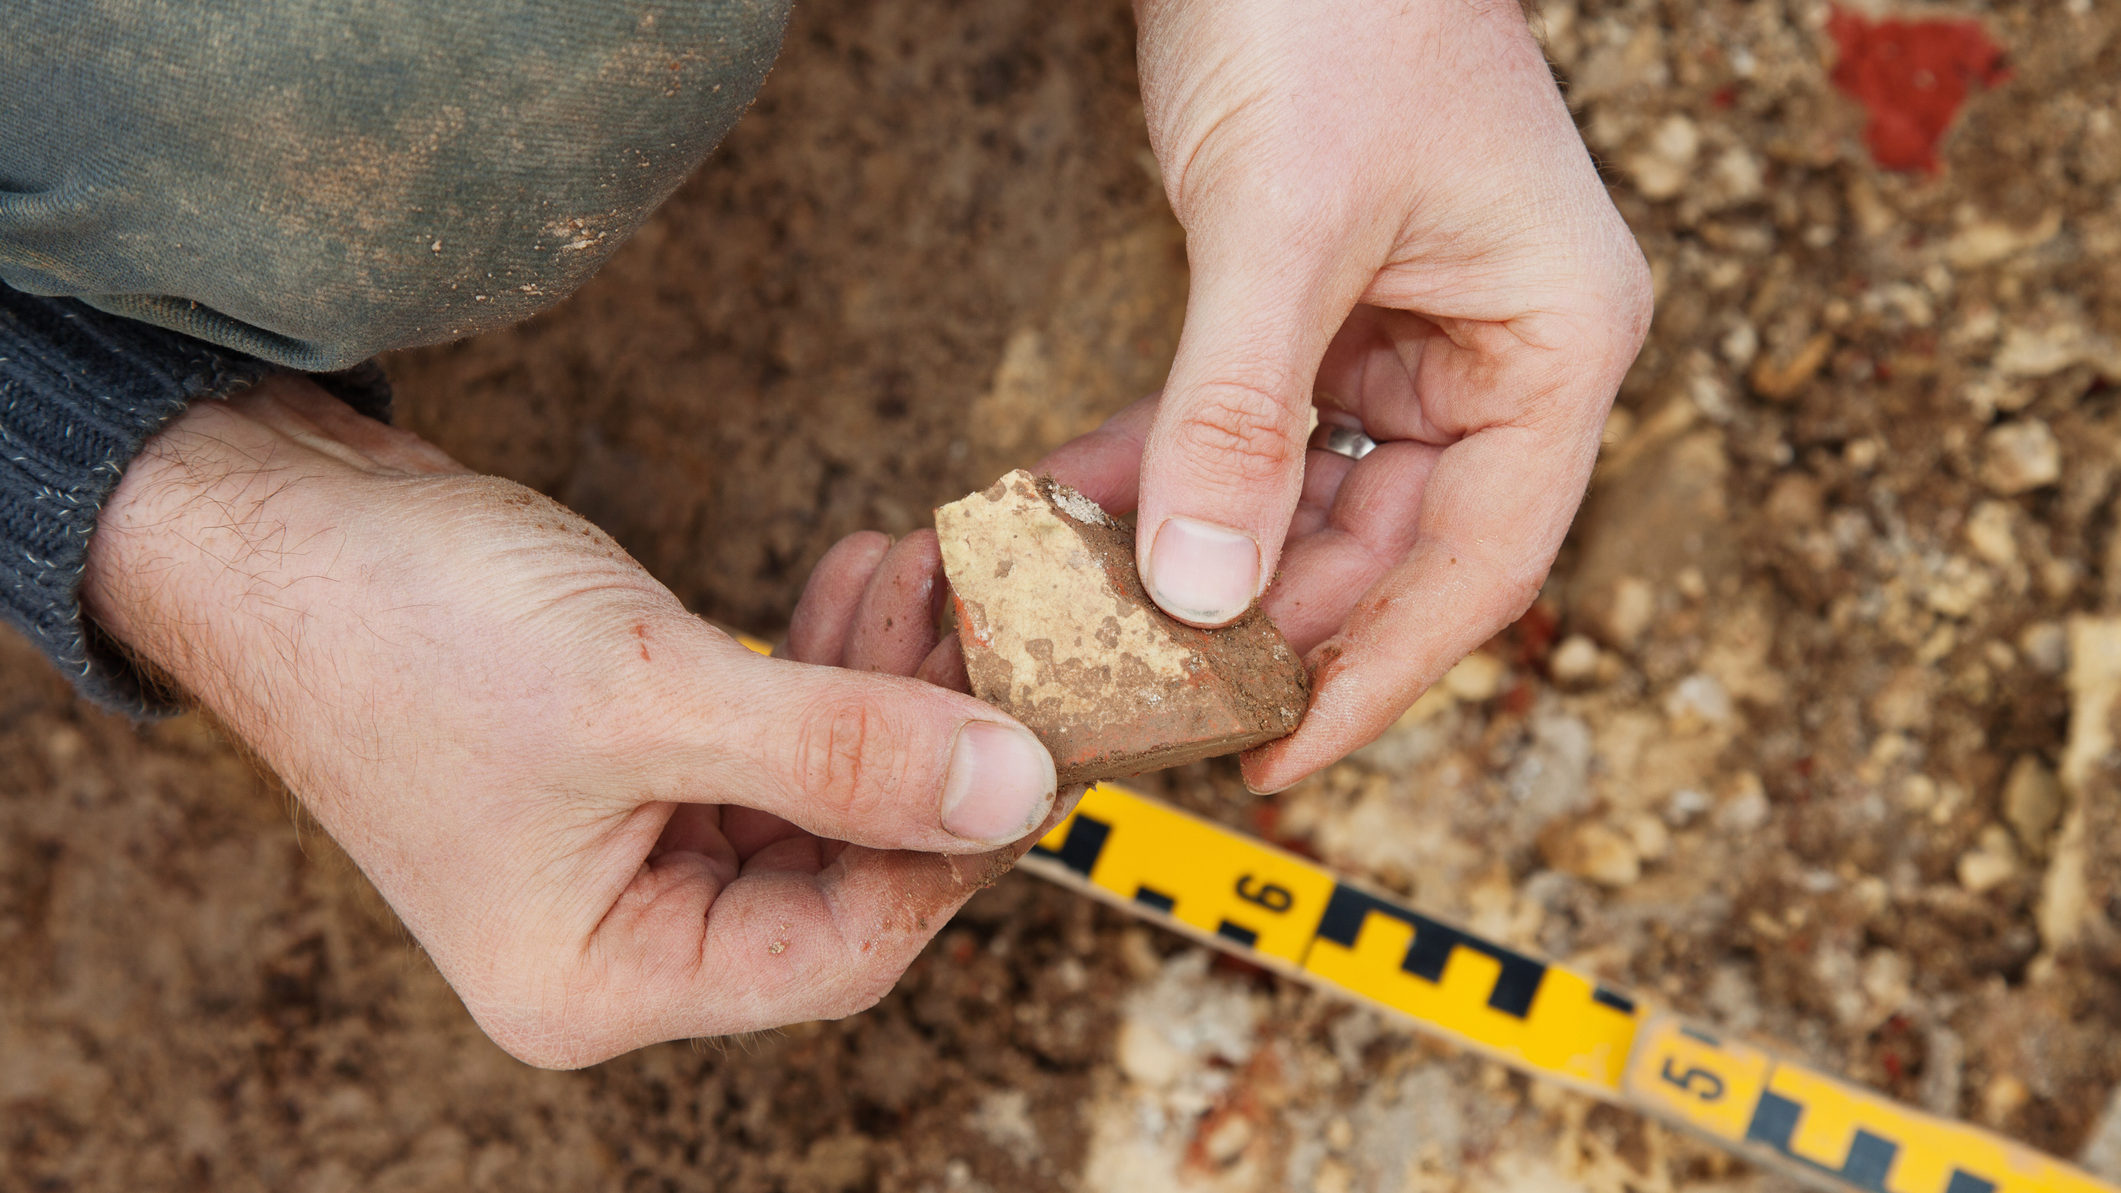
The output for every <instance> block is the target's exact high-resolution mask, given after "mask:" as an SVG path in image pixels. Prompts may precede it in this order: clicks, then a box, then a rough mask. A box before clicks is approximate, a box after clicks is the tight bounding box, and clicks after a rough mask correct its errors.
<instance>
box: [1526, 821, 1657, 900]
mask: <svg viewBox="0 0 2121 1193" xmlns="http://www.w3.org/2000/svg"><path fill="white" fill-rule="evenodd" d="M1539 851H1540V856H1541V857H1543V858H1544V859H1545V860H1546V863H1547V864H1548V865H1549V866H1552V867H1553V868H1555V869H1556V870H1559V871H1561V872H1562V873H1564V874H1569V875H1573V876H1575V877H1577V878H1582V879H1586V880H1588V881H1591V882H1595V883H1597V884H1598V885H1600V886H1604V887H1613V888H1619V887H1625V886H1632V885H1634V884H1635V882H1636V881H1637V880H1639V879H1640V878H1641V877H1642V856H1641V855H1640V854H1639V853H1637V852H1636V851H1635V843H1634V842H1633V841H1631V840H1629V839H1628V838H1627V837H1626V836H1624V835H1622V834H1621V833H1620V832H1618V831H1617V830H1615V829H1613V828H1611V827H1610V826H1608V825H1606V824H1605V823H1603V822H1602V821H1597V820H1585V821H1579V822H1577V823H1576V824H1573V825H1568V826H1566V827H1562V828H1560V830H1559V831H1553V832H1548V833H1544V834H1541V836H1540V842H1539Z"/></svg>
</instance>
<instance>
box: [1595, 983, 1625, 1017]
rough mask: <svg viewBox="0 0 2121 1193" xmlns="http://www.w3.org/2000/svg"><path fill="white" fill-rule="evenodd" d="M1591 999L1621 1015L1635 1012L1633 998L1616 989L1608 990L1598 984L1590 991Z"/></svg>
mask: <svg viewBox="0 0 2121 1193" xmlns="http://www.w3.org/2000/svg"><path fill="white" fill-rule="evenodd" d="M1591 1001H1592V1002H1595V1003H1597V1004H1598V1005H1600V1006H1605V1007H1611V1008H1613V1009H1614V1010H1616V1011H1619V1012H1620V1013H1621V1014H1623V1015H1632V1014H1634V1013H1635V1000H1634V999H1632V998H1629V997H1628V996H1627V995H1625V994H1622V993H1621V992H1619V991H1618V990H1608V989H1606V988H1605V987H1603V986H1600V987H1598V988H1597V989H1595V990H1592V991H1591Z"/></svg>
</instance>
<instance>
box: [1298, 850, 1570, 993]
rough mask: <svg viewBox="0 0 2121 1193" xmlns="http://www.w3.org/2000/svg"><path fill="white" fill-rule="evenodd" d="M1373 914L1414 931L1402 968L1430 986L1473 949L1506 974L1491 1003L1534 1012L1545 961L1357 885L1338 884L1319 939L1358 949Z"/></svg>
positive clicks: (1500, 976)
mask: <svg viewBox="0 0 2121 1193" xmlns="http://www.w3.org/2000/svg"><path fill="white" fill-rule="evenodd" d="M1373 911H1374V912H1377V913H1379V914H1382V915H1388V916H1391V917H1392V918H1393V919H1395V920H1398V921H1399V922H1400V923H1403V924H1406V925H1407V926H1409V927H1411V928H1413V929H1414V940H1413V941H1412V943H1410V944H1408V945H1407V956H1406V960H1404V961H1402V962H1400V963H1399V968H1400V969H1402V970H1404V971H1405V972H1407V973H1409V974H1412V975H1413V976H1414V977H1417V978H1420V979H1422V980H1423V981H1425V982H1432V983H1435V982H1441V981H1443V969H1444V965H1445V964H1446V963H1447V962H1449V961H1450V959H1451V951H1452V950H1453V949H1458V948H1468V949H1472V950H1473V951H1474V952H1476V953H1479V954H1481V955H1482V956H1485V957H1488V958H1490V959H1492V960H1493V961H1494V962H1495V963H1496V964H1497V965H1499V966H1501V967H1502V972H1501V973H1499V974H1497V975H1496V977H1495V988H1494V989H1493V990H1492V991H1490V992H1489V993H1488V1005H1489V1006H1490V1007H1493V1008H1494V1009H1496V1010H1498V1011H1501V1012H1502V1013H1503V1014H1505V1015H1513V1016H1515V1017H1517V1018H1519V1019H1523V1018H1525V1017H1526V1016H1527V1015H1529V1014H1530V1013H1531V1010H1532V998H1533V996H1534V995H1536V994H1537V993H1539V983H1540V982H1541V981H1542V980H1544V979H1545V977H1546V976H1547V967H1546V963H1545V962H1543V961H1539V960H1537V959H1535V958H1532V957H1527V956H1525V955H1524V954H1523V953H1519V952H1513V951H1512V950H1510V949H1506V948H1503V947H1502V946H1501V945H1499V944H1495V943H1492V942H1490V941H1485V940H1482V939H1481V938H1479V937H1478V936H1473V935H1470V934H1468V933H1465V932H1462V931H1460V930H1458V929H1457V928H1453V927H1451V926H1450V925H1449V924H1440V923H1438V922H1436V921H1435V920H1432V919H1430V918H1429V917H1427V916H1425V915H1422V914H1421V913H1419V912H1416V911H1410V910H1408V909H1407V908H1404V907H1401V906H1399V905H1398V904H1396V903H1388V902H1386V901H1385V900H1383V899H1380V898H1378V897H1377V896H1375V895H1371V894H1366V893H1364V892H1362V891H1359V890H1356V889H1355V888H1354V887H1351V886H1347V885H1344V884H1340V883H1335V884H1334V886H1333V897H1332V898H1331V899H1328V900H1327V901H1326V913H1325V915H1324V916H1322V917H1320V919H1319V921H1318V935H1319V937H1320V938H1322V939H1325V940H1330V941H1332V942H1333V943H1334V944H1337V945H1340V946H1341V947H1342V948H1349V949H1352V948H1354V947H1355V938H1356V937H1357V936H1358V935H1360V934H1361V932H1362V926H1363V923H1364V921H1366V920H1368V919H1369V918H1370V913H1371V912H1373Z"/></svg>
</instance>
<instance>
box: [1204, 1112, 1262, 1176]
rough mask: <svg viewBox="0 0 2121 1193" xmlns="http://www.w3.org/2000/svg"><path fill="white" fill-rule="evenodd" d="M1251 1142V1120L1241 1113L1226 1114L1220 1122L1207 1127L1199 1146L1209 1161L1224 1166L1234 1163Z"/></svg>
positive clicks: (1219, 1166)
mask: <svg viewBox="0 0 2121 1193" xmlns="http://www.w3.org/2000/svg"><path fill="white" fill-rule="evenodd" d="M1251 1142H1252V1120H1251V1119H1248V1118H1246V1117H1245V1116H1244V1115H1242V1114H1226V1115H1224V1116H1223V1118H1222V1121H1221V1122H1219V1123H1216V1124H1215V1125H1214V1126H1213V1127H1211V1128H1209V1130H1208V1133H1207V1135H1206V1136H1204V1137H1203V1138H1202V1139H1201V1141H1200V1147H1201V1151H1202V1152H1203V1153H1205V1154H1206V1155H1207V1157H1208V1160H1209V1161H1210V1162H1211V1163H1213V1164H1214V1165H1215V1166H1216V1167H1218V1168H1224V1167H1228V1166H1229V1165H1231V1164H1234V1163H1236V1162H1237V1158H1238V1157H1239V1156H1241V1155H1243V1154H1244V1152H1245V1148H1246V1146H1247V1145H1249V1144H1250V1143H1251Z"/></svg>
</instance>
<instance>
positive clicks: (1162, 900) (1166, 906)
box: [1134, 883, 1178, 915]
mask: <svg viewBox="0 0 2121 1193" xmlns="http://www.w3.org/2000/svg"><path fill="white" fill-rule="evenodd" d="M1134 901H1135V902H1136V903H1139V904H1141V905H1142V906H1143V907H1149V908H1154V909H1155V910H1157V911H1161V912H1163V913H1164V914H1165V915H1170V914H1171V909H1172V908H1173V907H1175V906H1177V905H1178V900H1176V899H1173V898H1172V897H1171V896H1169V895H1166V894H1165V893H1163V892H1162V891H1160V890H1157V889H1156V888H1155V887H1152V886H1150V885H1148V884H1147V883H1143V884H1142V885H1140V886H1138V887H1135V888H1134Z"/></svg>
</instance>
